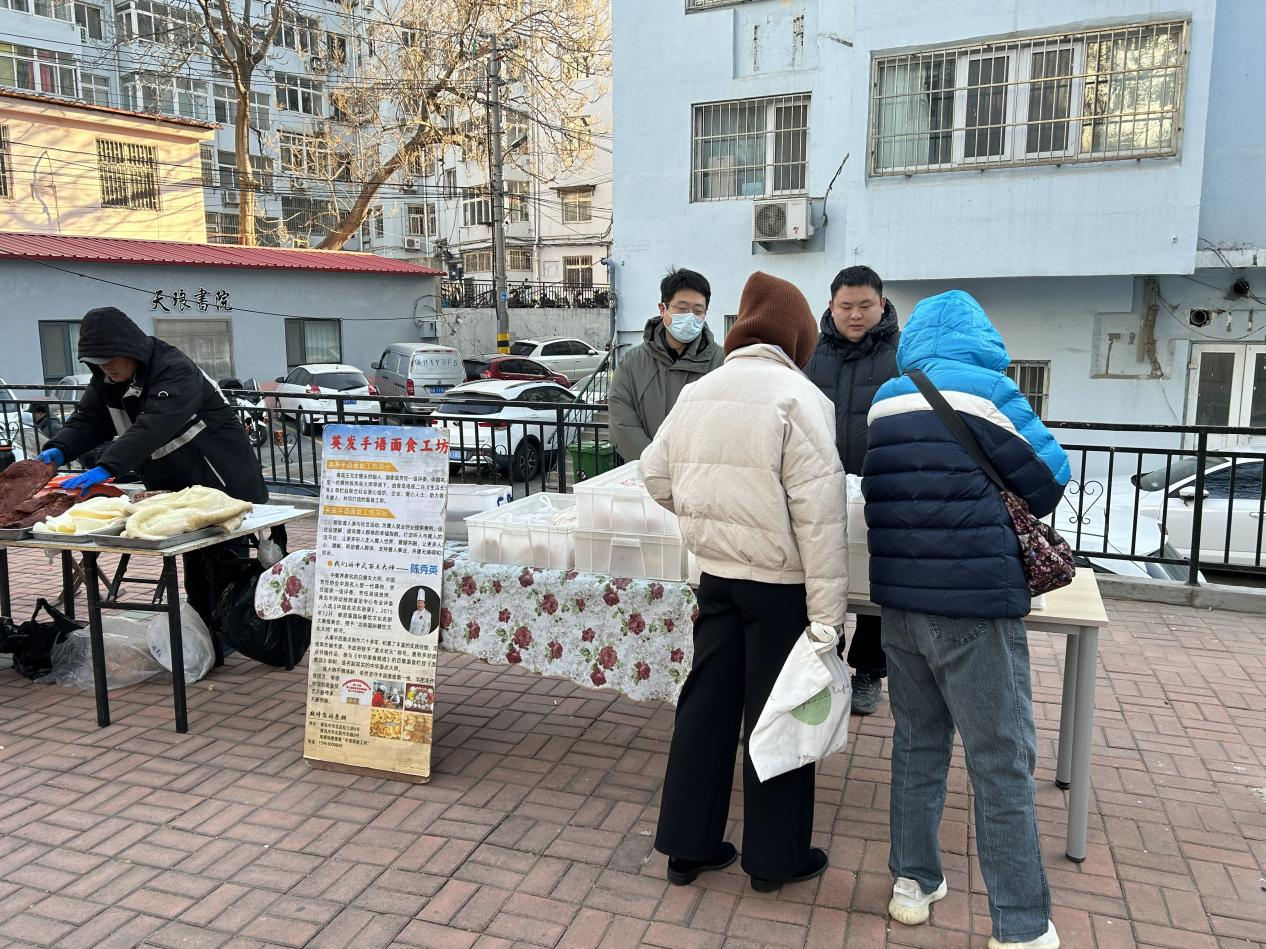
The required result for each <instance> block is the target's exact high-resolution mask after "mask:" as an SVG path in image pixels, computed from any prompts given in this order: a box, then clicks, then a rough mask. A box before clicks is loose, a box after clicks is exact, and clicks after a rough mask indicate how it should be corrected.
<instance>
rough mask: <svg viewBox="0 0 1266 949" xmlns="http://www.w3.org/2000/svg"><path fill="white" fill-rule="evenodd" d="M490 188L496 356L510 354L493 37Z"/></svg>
mask: <svg viewBox="0 0 1266 949" xmlns="http://www.w3.org/2000/svg"><path fill="white" fill-rule="evenodd" d="M488 124H489V125H490V126H491V128H490V130H489V135H488V186H489V188H490V189H491V190H492V289H493V294H494V295H495V297H496V307H497V352H499V353H508V352H510V308H509V304H508V300H509V296H510V295H509V290H508V288H507V285H506V220H505V219H506V189H505V180H504V178H503V176H502V174H501V170H502V169H501V162H502V159H503V158H504V157H505V156H504V155H503V154H502V150H501V47H500V46H499V45H498V42H497V36H496V34H495V33H494V34H493V36H492V56H491V57H490V58H489V60H488Z"/></svg>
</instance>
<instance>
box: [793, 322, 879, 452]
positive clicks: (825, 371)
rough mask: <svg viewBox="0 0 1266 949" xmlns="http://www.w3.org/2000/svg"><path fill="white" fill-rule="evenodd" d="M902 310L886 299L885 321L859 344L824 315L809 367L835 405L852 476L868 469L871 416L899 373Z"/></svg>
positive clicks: (839, 444) (839, 442)
mask: <svg viewBox="0 0 1266 949" xmlns="http://www.w3.org/2000/svg"><path fill="white" fill-rule="evenodd" d="M900 339H901V332H900V330H899V329H898V327H897V311H896V310H895V309H894V308H893V306H892V303H890V302H888V301H884V313H883V316H881V317H880V318H879V322H878V323H876V324H875V325H874V326H872V327H871V328H870V331H869V332H867V334H866V335H865V336H863V337H862V338H861V339H859V340H858V341H857V342H855V343H854V342H850V341H849V340H848V339H846V338H845V336H844V334H842V333H841V332H840V331H839V330H838V329H836V328H835V321H834V320H833V319H832V318H831V311H830V310H827V311H826V314H825V315H824V316H823V317H822V335H821V336H819V337H818V346H817V348H816V349H815V350H814V351H813V355H812V356H811V357H810V358H809V364H808V365H807V366H805V367H804V371H805V375H807V376H808V377H809V378H810V379H812V380H813V382H814V384H815V385H816V386H817V387H818V388H819V389H821V390H822V392H823V394H824V395H825V396H826V397H827V398H828V399H830V400H831V401H832V402H833V403H835V446H836V448H837V449H838V450H839V453H840V464H842V465H843V466H844V470H845V471H846V472H848V473H849V474H855V475H859V474H861V473H862V459H863V458H865V457H866V416H867V414H868V413H869V412H870V404H871V402H873V401H874V400H875V393H876V392H878V391H879V387H880V386H881V385H883V384H884V383H885V382H887V381H888V380H889V379H891V378H892V377H893V376H899V375H900V374H901V373H899V372H898V371H897V343H898V342H899V341H900Z"/></svg>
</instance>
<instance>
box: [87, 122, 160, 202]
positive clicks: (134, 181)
mask: <svg viewBox="0 0 1266 949" xmlns="http://www.w3.org/2000/svg"><path fill="white" fill-rule="evenodd" d="M97 169H98V172H99V173H100V176H101V205H102V207H107V208H133V209H137V210H147V211H158V210H161V207H160V204H159V199H158V163H157V161H156V158H155V154H154V147H153V146H152V145H133V144H132V143H131V142H116V141H113V140H111V139H105V138H99V139H97Z"/></svg>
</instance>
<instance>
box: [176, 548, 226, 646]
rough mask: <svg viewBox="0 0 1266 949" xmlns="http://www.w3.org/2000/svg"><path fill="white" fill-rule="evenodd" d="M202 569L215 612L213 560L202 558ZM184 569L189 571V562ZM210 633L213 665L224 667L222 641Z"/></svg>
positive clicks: (216, 587)
mask: <svg viewBox="0 0 1266 949" xmlns="http://www.w3.org/2000/svg"><path fill="white" fill-rule="evenodd" d="M202 568H203V570H205V571H206V574H207V589H208V590H210V591H211V609H212V611H214V610H215V604H216V603H218V602H219V599H220V597H219V591H220V586H219V579H220V578H219V576H218V575H217V573H216V570H215V559H214V558H213V557H210V556H206V557H203V558H202ZM185 569H186V570H188V569H189V560H188V558H186V560H185ZM208 631H209V632H210V633H211V646H212V648H213V649H214V650H215V665H217V666H222V665H224V640H222V639H221V638H220V634H219V632H218V631H217V630H215V629H210V630H208Z"/></svg>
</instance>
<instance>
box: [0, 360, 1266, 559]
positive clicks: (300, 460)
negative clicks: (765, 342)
mask: <svg viewBox="0 0 1266 949" xmlns="http://www.w3.org/2000/svg"><path fill="white" fill-rule="evenodd" d="M611 358H612V357H609V360H610V359H611ZM611 371H612V370H611V368H610V364H609V362H604V364H603V367H602V368H601V369H600V370H599V372H597V373H595V374H594V376H593V377H592V378H591V379H590V381H589V382H588V383H587V384H586V385H585V386H583V387H580V388H578V389H577V390H576V396H577V398H576V401H574V402H568V403H553V404H548V405H547V404H542V403H532V402H510V401H505V400H500V399H494V398H490V397H482V396H476V395H473V394H471V395H458V394H454V395H452V396H449V397H447V398H441V399H439V400H427V399H421V398H419V399H405V400H404V401H405V402H406V403H410V404H409V405H406V406H403V407H402V409H403V411H402V412H401V414H399V415H396V414H394V413H392V414H383V413H382V412H381V410H380V409H379V408H378V407H376V406H371V407H370V409H369V410H368V411H367V410H366V409H365V406H364V396H359V397H357V396H339V395H333V394H329V393H322V394H321V395H320V396H319V398H320V399H321V401H322V402H323V403H324V404H325V405H327V406H328V405H329V404H330V403H331V402H333V403H334V404H335V411H333V412H330V411H321V412H313V411H310V410H309V409H307V408H305V407H304V404H305V402H306V401H307V400H310V399H315V398H318V397H317V396H304V395H302V394H289V393H287V394H286V396H285V398H286V400H287V401H286V402H285V403H281V404H279V403H278V401H277V399H278V395H277V393H270V392H254V391H252V392H242V391H230V392H229V393H228V396H229V397H230V398H231V399H232V400H233V401H234V404H235V407H236V409H237V412H238V414H239V416H240V418H241V419H242V424H243V428H244V429H245V431H246V433H247V435H248V437H249V438H250V440H251V444H252V447H253V450H254V452H255V455H256V459H257V461H258V463H259V464H260V466H261V468H262V469H263V472H264V477H265V480H267V481H268V482H269V484H270V485H271V486H272V487H273V488H274V489H275V490H277V491H279V492H289V493H298V494H307V495H312V496H315V495H317V494H319V491H320V480H321V429H322V427H323V426H324V425H326V424H329V423H332V422H346V423H353V424H354V423H365V424H378V423H382V422H385V423H391V424H397V423H398V424H406V425H416V424H434V425H439V426H443V427H445V428H447V429H448V431H449V442H450V476H451V478H452V480H453V481H455V482H459V483H481V484H483V483H493V482H497V483H507V482H508V483H511V484H512V485H513V486H514V490H515V493H516V494H531V493H534V492H537V491H560V492H566V491H568V490H570V489H571V487H572V486H573V485H574V484H575V483H576V482H577V481H579V480H583V479H584V478H587V477H591V476H593V475H594V474H597V473H601V472H603V471H607V470H609V469H611V468H612V467H614V466H615V465H617V464H618V463H619V462H620V459H619V458H618V457H617V456H616V455H615V453H614V451H613V450H612V448H611V445H610V439H609V435H608V432H607V419H606V412H605V401H606V386H607V385H608V384H609V380H610V375H611ZM9 390H11V391H7V392H6V391H4V390H0V427H2V430H0V437H6V436H7V437H8V438H9V439H10V441H11V442H12V444H13V445H14V448H15V452H16V453H18V454H20V455H23V456H25V457H33V456H34V455H35V454H36V453H37V452H38V451H39V450H40V449H41V448H42V446H43V445H44V444H45V443H46V442H47V441H48V439H49V437H51V435H52V434H53V433H54V432H55V431H56V429H57V428H58V427H59V426H60V425H61V424H62V423H64V421H65V419H67V418H68V417H69V416H70V414H71V413H72V412H73V411H74V404H73V403H71V402H68V401H65V400H64V399H58V398H54V397H51V396H49V395H46V394H45V393H46V391H51V389H47V390H46V387H44V386H10V387H9ZM26 393H33V394H30V395H28V394H26ZM352 400H356V401H357V402H358V403H360V404H359V405H357V406H356V407H355V410H353V407H351V406H347V405H345V402H348V401H352ZM1047 426H1048V427H1049V428H1050V429H1051V430H1052V432H1053V433H1054V434H1055V435H1056V437H1057V438H1059V440H1060V442H1061V444H1062V445H1063V446H1064V448H1065V450H1066V451H1067V453H1068V456H1069V460H1070V463H1071V468H1072V476H1071V479H1070V481H1069V484H1068V488H1067V490H1066V491H1065V494H1064V498H1063V500H1062V502H1061V503H1060V505H1059V507H1058V508H1057V509H1056V511H1055V512H1054V513H1053V514H1051V516H1050V518H1049V522H1050V523H1051V524H1052V526H1054V527H1055V528H1056V529H1057V530H1058V531H1059V532H1060V533H1061V534H1063V535H1064V537H1065V538H1067V539H1068V541H1069V543H1070V544H1071V545H1072V547H1073V549H1074V550H1075V551H1076V553H1077V555H1078V556H1079V557H1080V558H1081V559H1082V560H1083V562H1089V563H1090V564H1092V565H1094V567H1095V568H1096V569H1100V570H1108V571H1112V572H1117V573H1126V574H1133V575H1136V576H1151V577H1156V578H1168V579H1174V580H1182V581H1185V582H1187V583H1191V584H1197V583H1199V582H1201V579H1202V574H1203V573H1204V572H1217V573H1222V574H1234V575H1240V576H1241V577H1243V576H1244V575H1254V576H1256V577H1263V578H1266V562H1264V561H1266V478H1264V477H1263V465H1264V463H1266V444H1263V442H1266V438H1264V437H1263V432H1262V431H1261V430H1259V429H1252V428H1213V427H1207V426H1161V425H1129V424H1119V425H1110V424H1100V423H1087V422H1048V423H1047ZM1255 440H1260V441H1257V442H1256V443H1255ZM86 460H87V462H88V463H93V459H92V458H91V457H89V458H88V459H86ZM83 461H84V460H83V459H81V460H80V461H79V463H75V464H74V466H75V467H78V466H79V465H80V464H82V463H83Z"/></svg>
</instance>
